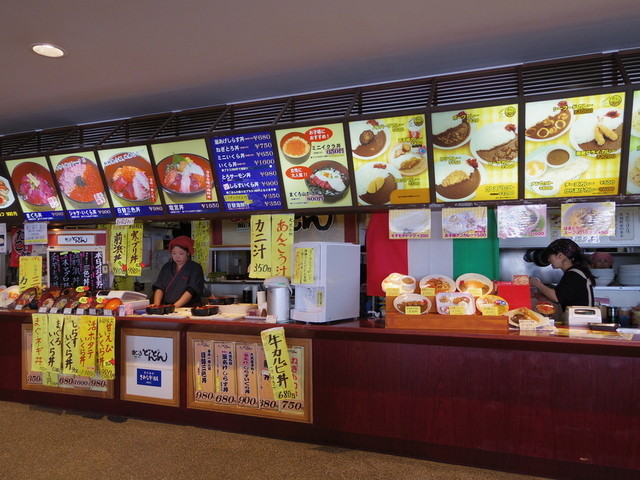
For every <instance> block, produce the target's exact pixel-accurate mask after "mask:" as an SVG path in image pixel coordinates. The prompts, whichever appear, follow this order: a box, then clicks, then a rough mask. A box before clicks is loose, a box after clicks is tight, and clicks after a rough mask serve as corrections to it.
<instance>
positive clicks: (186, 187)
mask: <svg viewBox="0 0 640 480" xmlns="http://www.w3.org/2000/svg"><path fill="white" fill-rule="evenodd" d="M151 151H152V152H153V158H154V162H155V165H156V171H157V173H158V181H159V182H160V188H162V190H163V193H164V203H165V204H166V206H167V209H168V211H169V213H215V212H219V211H220V204H219V203H218V197H217V195H216V191H215V189H214V188H213V174H212V172H211V163H210V162H209V158H208V153H207V144H206V142H205V141H204V140H202V139H200V140H189V141H185V142H173V143H161V144H157V145H152V146H151Z"/></svg>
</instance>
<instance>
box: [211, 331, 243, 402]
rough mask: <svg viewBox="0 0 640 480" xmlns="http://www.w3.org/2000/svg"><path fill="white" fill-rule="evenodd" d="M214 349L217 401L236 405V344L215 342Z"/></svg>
mask: <svg viewBox="0 0 640 480" xmlns="http://www.w3.org/2000/svg"><path fill="white" fill-rule="evenodd" d="M213 350H214V356H215V368H216V396H215V403H217V404H219V405H236V403H237V398H238V397H237V376H236V349H235V344H234V343H233V342H214V346H213Z"/></svg>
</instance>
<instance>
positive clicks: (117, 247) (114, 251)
mask: <svg viewBox="0 0 640 480" xmlns="http://www.w3.org/2000/svg"><path fill="white" fill-rule="evenodd" d="M127 232H128V226H127V225H112V226H111V229H110V235H109V240H110V241H109V245H110V247H111V251H110V252H109V258H111V271H112V272H113V274H114V275H116V276H124V275H126V274H127V270H126V269H127Z"/></svg>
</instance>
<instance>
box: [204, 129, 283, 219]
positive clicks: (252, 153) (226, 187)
mask: <svg viewBox="0 0 640 480" xmlns="http://www.w3.org/2000/svg"><path fill="white" fill-rule="evenodd" d="M211 147H212V149H213V153H214V158H215V162H214V165H215V169H216V175H217V179H218V187H219V188H220V192H221V194H222V200H223V201H224V206H225V209H226V210H227V211H231V212H234V211H242V210H248V211H259V210H280V209H282V207H283V204H282V198H281V189H280V181H279V180H278V169H277V167H276V159H275V153H274V149H273V141H272V138H271V134H270V133H269V132H256V133H247V134H244V135H243V134H239V135H229V136H226V137H215V138H212V139H211Z"/></svg>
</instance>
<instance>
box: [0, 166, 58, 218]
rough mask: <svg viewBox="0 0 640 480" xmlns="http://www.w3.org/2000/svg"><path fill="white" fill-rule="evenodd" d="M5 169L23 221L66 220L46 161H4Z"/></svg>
mask: <svg viewBox="0 0 640 480" xmlns="http://www.w3.org/2000/svg"><path fill="white" fill-rule="evenodd" d="M6 165H7V169H8V170H9V175H10V178H11V183H12V185H13V188H14V190H15V191H16V192H17V194H18V199H19V201H20V206H21V207H22V211H23V212H24V218H25V220H29V221H46V220H63V219H65V218H66V216H65V214H64V210H63V208H62V204H61V202H60V198H59V197H58V192H57V191H56V188H55V183H54V181H53V176H52V175H51V171H50V170H49V164H48V163H47V159H46V158H44V157H38V158H29V159H23V160H7V162H6Z"/></svg>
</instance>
